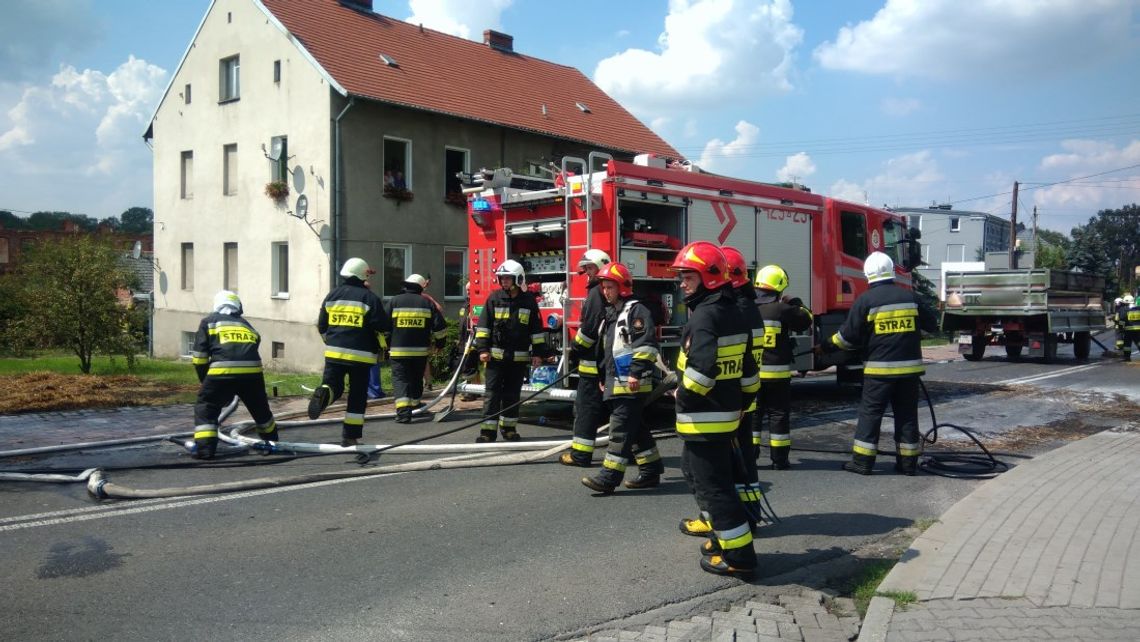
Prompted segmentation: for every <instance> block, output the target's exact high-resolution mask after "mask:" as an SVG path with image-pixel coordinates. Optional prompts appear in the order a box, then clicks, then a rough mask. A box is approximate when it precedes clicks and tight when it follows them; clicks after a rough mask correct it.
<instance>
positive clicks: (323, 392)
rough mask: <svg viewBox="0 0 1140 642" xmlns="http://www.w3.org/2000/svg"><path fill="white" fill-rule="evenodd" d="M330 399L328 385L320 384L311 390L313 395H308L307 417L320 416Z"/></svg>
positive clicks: (330, 390) (330, 392)
mask: <svg viewBox="0 0 1140 642" xmlns="http://www.w3.org/2000/svg"><path fill="white" fill-rule="evenodd" d="M331 401H332V389H331V388H329V387H328V386H326V385H324V384H321V385H319V386H317V389H316V390H314V391H313V395H312V396H311V397H309V419H316V418H317V417H320V416H321V413H322V412H324V411H325V408H328V407H329V402H331Z"/></svg>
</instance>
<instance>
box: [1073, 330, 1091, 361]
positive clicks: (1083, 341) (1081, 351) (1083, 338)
mask: <svg viewBox="0 0 1140 642" xmlns="http://www.w3.org/2000/svg"><path fill="white" fill-rule="evenodd" d="M1091 348H1092V333H1091V332H1078V333H1077V334H1076V336H1074V337H1073V356H1075V357H1076V358H1078V359H1081V360H1082V361H1083V360H1085V359H1088V358H1089V350H1090V349H1091Z"/></svg>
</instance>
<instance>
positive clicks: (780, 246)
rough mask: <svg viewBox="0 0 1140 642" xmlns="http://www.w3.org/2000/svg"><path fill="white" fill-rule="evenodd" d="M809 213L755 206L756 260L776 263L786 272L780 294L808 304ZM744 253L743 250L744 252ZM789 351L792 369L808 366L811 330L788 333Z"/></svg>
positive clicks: (812, 340) (810, 280)
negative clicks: (782, 291)
mask: <svg viewBox="0 0 1140 642" xmlns="http://www.w3.org/2000/svg"><path fill="white" fill-rule="evenodd" d="M811 249H812V245H811V215H810V214H805V213H802V212H787V211H784V210H776V209H763V208H761V209H759V210H757V212H756V264H757V267H758V268H760V267H764V266H765V265H779V266H780V267H782V268H784V271H785V272H787V273H788V288H787V289H786V290H784V295H785V296H789V297H799V298H800V299H802V300H803V302H804V305H806V306H808V307H809V308H810V307H811V282H812V278H811V261H812V251H811ZM746 256H747V254H746ZM792 338H793V341H794V342H795V343H794V344H793V348H792V352H793V353H794V354H797V355H799V356H797V357H796V358H795V360H794V361H793V362H792V367H793V369H796V370H807V369H810V368H811V364H812V357H811V355H810V354H805V353H806V352H807V350H809V349H810V347H811V345H812V344H813V343H814V338H813V336H812V331H811V330H807V331H806V332H805V333H803V334H801V335H792Z"/></svg>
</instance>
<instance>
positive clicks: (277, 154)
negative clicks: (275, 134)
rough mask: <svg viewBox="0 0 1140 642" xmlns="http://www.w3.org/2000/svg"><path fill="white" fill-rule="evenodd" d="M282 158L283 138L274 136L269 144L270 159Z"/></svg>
mask: <svg viewBox="0 0 1140 642" xmlns="http://www.w3.org/2000/svg"><path fill="white" fill-rule="evenodd" d="M280 158H281V139H280V138H274V139H273V142H272V143H271V144H270V145H269V159H270V160H279V159H280Z"/></svg>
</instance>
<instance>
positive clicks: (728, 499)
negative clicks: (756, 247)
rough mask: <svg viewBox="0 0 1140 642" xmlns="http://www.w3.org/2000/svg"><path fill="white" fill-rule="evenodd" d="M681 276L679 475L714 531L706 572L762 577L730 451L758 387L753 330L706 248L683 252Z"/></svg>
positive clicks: (721, 263)
mask: <svg viewBox="0 0 1140 642" xmlns="http://www.w3.org/2000/svg"><path fill="white" fill-rule="evenodd" d="M671 267H672V269H673V270H675V271H677V272H679V273H680V277H681V291H682V293H683V294H684V297H685V305H686V306H687V307H688V308H689V321H688V323H686V324H685V328H684V330H683V331H682V333H681V353H680V356H679V357H678V360H677V370H678V371H679V378H680V381H681V384H680V386H679V387H678V388H677V433H678V435H680V437H681V439H682V440H683V441H684V446H683V450H682V453H681V471H682V473H683V474H684V475H685V479H686V480H688V482H689V484H690V486H691V487H692V490H693V494H694V495H695V496H696V500H697V506H698V507H699V508H700V509H701V510H702V511H703V514H704V516H706V517H707V519H708V520H709V522H710V523H711V524H712V528H713V531H712V533H711V535H710V539H709V541H707V542H705V544H704V545H703V546H702V547H701V560H700V566H701V568H702V569H703V570H705V571H707V572H709V573H715V574H717V575H732V576H737V577H751V576H752V574H753V573H754V572H755V570H756V552H755V550H754V548H753V545H752V525H751V523H750V522H749V518H748V515H747V512H746V511H745V508H744V504H743V503H742V502H741V501H740V498H739V496H738V495H737V492H736V488H735V484H734V482H735V480H734V479H733V469H734V468H735V467H737V466H739V463H738V462H739V458H740V454H739V453H738V452H734V446H733V444H732V441H733V438H734V437H735V435H736V431H737V429H738V428H739V426H740V419H741V414H742V412H743V411H744V410H745V409H746V408H747V406H748V403H746V402H745V398H746V397H754V396H755V393H756V390H757V387H758V386H759V381H760V379H759V376H758V374H757V369H756V362H755V360H754V359H753V357H752V352H751V350H750V349H749V348H750V346H751V333H750V332H749V328H748V323H747V322H746V321H745V320H744V318H743V316H742V315H741V314H740V311H739V309H738V308H737V307H736V300H735V297H734V296H733V294H732V285H731V283H730V282H729V266H728V261H727V260H726V259H725V256H724V254H723V253H722V252H721V250H720V249H719V248H718V247H717V246H715V245H713V244H712V243H709V242H707V241H697V242H694V243H690V244H688V245H686V246H685V247H683V248H681V251H680V252H679V253H678V254H677V257H676V259H675V260H674V261H673V265H672V266H671Z"/></svg>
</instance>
